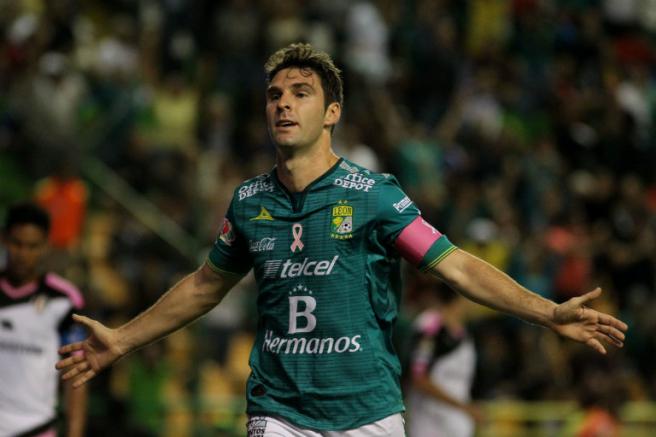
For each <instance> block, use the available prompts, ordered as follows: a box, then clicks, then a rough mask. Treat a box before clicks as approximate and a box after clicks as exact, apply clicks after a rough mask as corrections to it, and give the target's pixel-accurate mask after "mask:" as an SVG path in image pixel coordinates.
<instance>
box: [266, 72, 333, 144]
mask: <svg viewBox="0 0 656 437" xmlns="http://www.w3.org/2000/svg"><path fill="white" fill-rule="evenodd" d="M266 115H267V125H268V128H269V134H270V135H271V138H272V140H273V142H274V143H275V144H276V145H278V146H279V147H304V146H311V145H313V144H315V143H317V141H318V140H319V138H320V136H321V134H322V133H323V131H324V129H329V128H330V126H331V125H333V124H335V123H336V122H337V120H338V119H339V104H337V103H331V104H330V105H329V106H328V108H326V107H325V96H324V93H323V88H322V87H321V78H320V77H319V75H317V74H316V73H315V72H314V71H312V70H311V69H307V68H303V69H301V68H295V67H292V68H285V69H283V70H280V71H279V72H278V73H277V74H276V75H275V76H274V77H273V79H272V80H271V83H270V84H269V88H267V91H266Z"/></svg>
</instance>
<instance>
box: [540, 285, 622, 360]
mask: <svg viewBox="0 0 656 437" xmlns="http://www.w3.org/2000/svg"><path fill="white" fill-rule="evenodd" d="M600 295H601V288H599V287H597V288H595V289H594V290H593V291H591V292H589V293H586V294H584V295H582V296H578V297H574V298H572V299H570V300H568V301H567V302H563V303H561V304H560V305H558V306H557V307H556V308H555V309H554V313H553V320H552V323H553V324H552V325H551V328H552V329H553V330H554V331H556V332H557V333H559V334H560V335H562V336H564V337H567V338H571V339H572V340H575V341H578V342H581V343H584V344H586V345H588V346H590V347H591V348H592V349H594V350H596V351H597V352H599V353H601V354H606V348H605V347H604V345H603V344H604V343H607V344H612V345H614V346H617V347H622V346H624V338H625V335H624V333H625V332H626V330H627V329H628V326H627V325H626V323H624V322H622V321H621V320H618V319H616V318H615V317H613V316H611V315H608V314H605V313H601V312H599V311H596V310H593V309H592V308H589V307H587V306H585V303H586V302H588V301H590V300H592V299H595V298H597V297H599V296H600Z"/></svg>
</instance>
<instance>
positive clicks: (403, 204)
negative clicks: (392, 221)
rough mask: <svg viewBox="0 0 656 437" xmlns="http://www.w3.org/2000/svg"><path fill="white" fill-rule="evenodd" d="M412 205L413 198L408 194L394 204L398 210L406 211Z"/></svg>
mask: <svg viewBox="0 0 656 437" xmlns="http://www.w3.org/2000/svg"><path fill="white" fill-rule="evenodd" d="M410 205H412V200H410V198H409V197H408V196H405V197H404V198H403V199H401V200H399V201H398V202H396V203H393V204H392V206H393V207H394V209H395V210H397V211H398V212H403V211H405V210H406V209H407V208H408V207H409V206H410Z"/></svg>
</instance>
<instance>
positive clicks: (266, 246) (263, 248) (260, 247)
mask: <svg viewBox="0 0 656 437" xmlns="http://www.w3.org/2000/svg"><path fill="white" fill-rule="evenodd" d="M275 243H276V239H275V238H272V237H264V238H262V239H261V240H258V241H253V240H251V241H249V249H248V250H249V251H250V252H251V253H253V252H268V251H269V250H273V248H274V247H275Z"/></svg>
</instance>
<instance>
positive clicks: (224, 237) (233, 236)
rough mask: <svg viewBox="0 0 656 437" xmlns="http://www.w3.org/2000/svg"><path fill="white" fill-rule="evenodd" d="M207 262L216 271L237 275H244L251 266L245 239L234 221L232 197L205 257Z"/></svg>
mask: <svg viewBox="0 0 656 437" xmlns="http://www.w3.org/2000/svg"><path fill="white" fill-rule="evenodd" d="M207 264H208V265H209V266H210V268H211V269H212V270H214V271H216V272H218V273H224V274H231V275H238V276H243V275H245V274H246V273H248V271H249V270H250V269H251V267H252V260H251V257H250V255H249V253H248V247H247V245H246V241H245V240H244V237H243V235H242V234H241V233H240V232H239V229H238V226H237V223H236V221H235V213H234V198H233V200H232V202H231V204H230V207H229V208H228V212H227V213H226V216H225V217H224V219H223V224H222V225H221V230H220V231H219V235H218V236H217V237H216V241H215V242H214V246H212V250H211V251H210V253H209V255H208V257H207Z"/></svg>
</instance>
